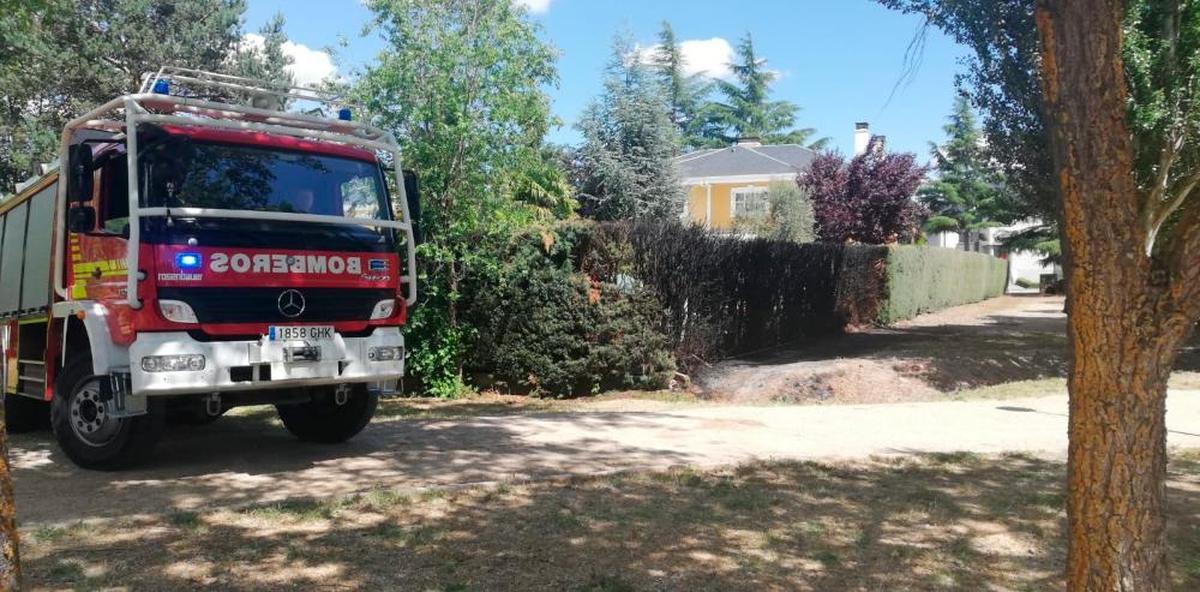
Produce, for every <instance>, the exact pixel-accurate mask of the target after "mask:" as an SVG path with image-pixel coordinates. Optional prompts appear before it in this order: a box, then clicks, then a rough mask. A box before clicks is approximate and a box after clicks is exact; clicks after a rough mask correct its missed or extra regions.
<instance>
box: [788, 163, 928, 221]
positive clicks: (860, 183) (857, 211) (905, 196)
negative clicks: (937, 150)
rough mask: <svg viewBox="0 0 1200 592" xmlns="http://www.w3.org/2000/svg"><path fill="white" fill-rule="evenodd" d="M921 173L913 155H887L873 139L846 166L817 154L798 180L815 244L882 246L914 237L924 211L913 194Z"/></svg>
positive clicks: (922, 169)
mask: <svg viewBox="0 0 1200 592" xmlns="http://www.w3.org/2000/svg"><path fill="white" fill-rule="evenodd" d="M925 173H926V167H924V166H921V165H919V164H917V157H916V155H914V154H912V153H887V152H885V151H884V150H883V147H882V145H880V144H879V143H878V141H877V140H872V141H871V144H870V146H868V148H867V151H866V152H864V153H862V154H860V155H858V156H855V157H854V158H852V159H850V161H849V162H846V159H845V158H844V157H843V156H842V155H840V154H837V153H834V152H827V153H825V154H822V155H820V156H818V157H817V158H816V159H815V160H813V163H812V165H811V167H810V168H809V170H808V171H807V172H806V173H805V174H802V175H800V177H799V179H798V180H797V182H798V183H799V184H800V187H801V188H802V189H804V190H806V191H808V193H809V195H810V196H811V199H812V204H813V213H814V215H815V217H816V219H817V238H818V239H819V240H821V241H823V242H834V243H844V242H847V241H854V242H860V243H868V244H884V243H890V242H896V241H898V240H900V239H904V238H911V237H913V236H914V235H915V234H916V232H917V226H918V224H919V223H920V221H921V215H922V212H923V208H922V206H921V205H920V204H919V203H917V202H916V201H914V200H913V195H914V194H915V193H916V192H917V187H919V186H920V185H921V181H922V180H923V179H924V178H925Z"/></svg>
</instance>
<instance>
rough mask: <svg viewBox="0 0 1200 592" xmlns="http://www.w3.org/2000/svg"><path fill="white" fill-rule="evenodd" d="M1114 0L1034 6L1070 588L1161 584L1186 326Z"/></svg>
mask: <svg viewBox="0 0 1200 592" xmlns="http://www.w3.org/2000/svg"><path fill="white" fill-rule="evenodd" d="M1124 8H1125V1H1124V0H1093V1H1089V2H1084V1H1081V0H1040V2H1039V5H1038V9H1037V24H1038V31H1039V34H1040V35H1041V40H1042V49H1041V51H1042V66H1043V80H1042V83H1043V90H1044V95H1045V101H1046V110H1047V113H1048V115H1049V116H1050V117H1049V120H1048V127H1049V130H1050V133H1051V146H1052V148H1053V151H1054V159H1055V164H1056V166H1057V169H1058V173H1059V175H1058V178H1059V190H1060V193H1061V197H1062V208H1063V224H1062V233H1063V236H1062V238H1063V243H1064V246H1065V252H1066V253H1068V256H1069V261H1068V264H1067V266H1066V267H1067V272H1068V273H1067V276H1068V282H1069V286H1070V287H1069V289H1068V291H1067V298H1068V303H1067V306H1068V310H1069V311H1070V322H1069V338H1070V350H1071V368H1070V380H1069V383H1068V384H1069V389H1070V394H1071V411H1070V422H1069V423H1070V429H1069V432H1070V447H1069V460H1068V480H1069V489H1070V492H1069V496H1068V504H1067V513H1068V525H1069V542H1068V557H1067V580H1068V588H1069V589H1070V590H1078V591H1083V590H1087V591H1089V592H1090V591H1109V590H1121V591H1132V590H1139V591H1144V590H1166V589H1167V588H1168V587H1169V584H1170V578H1169V574H1168V570H1167V554H1166V550H1167V547H1166V537H1165V529H1164V519H1163V497H1164V479H1165V476H1166V461H1167V459H1166V425H1165V421H1166V414H1165V412H1166V384H1167V379H1168V378H1169V377H1170V373H1171V368H1172V367H1173V365H1174V361H1175V356H1176V352H1177V350H1178V346H1179V345H1180V343H1181V342H1182V341H1183V339H1184V338H1185V337H1186V335H1187V334H1188V330H1186V329H1184V327H1186V323H1181V322H1178V318H1179V315H1177V314H1176V311H1175V310H1174V309H1173V308H1172V306H1173V304H1172V301H1171V299H1170V297H1169V296H1170V294H1169V291H1168V290H1166V289H1164V287H1163V286H1161V285H1160V284H1161V282H1155V281H1152V280H1153V273H1152V271H1153V270H1152V261H1151V259H1150V257H1148V256H1146V254H1145V253H1144V252H1143V249H1142V245H1144V231H1143V230H1142V229H1143V226H1142V225H1141V224H1140V223H1139V219H1140V213H1141V208H1142V196H1141V195H1140V194H1139V191H1138V188H1137V186H1136V185H1135V181H1134V176H1133V146H1132V140H1131V136H1130V133H1129V128H1128V126H1127V123H1126V119H1125V118H1126V91H1125V78H1124V65H1123V63H1122V60H1121V30H1122V27H1121V25H1122V19H1123V16H1124Z"/></svg>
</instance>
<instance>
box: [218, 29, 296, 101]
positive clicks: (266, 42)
mask: <svg viewBox="0 0 1200 592" xmlns="http://www.w3.org/2000/svg"><path fill="white" fill-rule="evenodd" d="M285 24H286V21H285V20H284V18H283V14H282V13H276V14H275V16H274V17H272V18H271V20H270V21H268V22H267V24H265V25H263V26H262V28H260V29H259V30H258V34H259V36H260V37H262V45H261V46H260V45H256V44H252V43H248V42H243V43H242V44H241V45H240V46H239V47H237V48H236V49H235V51H234V54H233V57H232V60H233V64H232V66H231V67H230V70H231V71H232V73H233V74H236V75H238V76H245V77H247V78H254V79H257V80H265V81H268V82H272V83H274V84H278V85H279V86H291V85H293V84H295V77H294V76H292V73H291V72H290V71H289V70H288V67H289V66H291V65H292V62H293V60H292V58H291V56H289V55H287V54H285V53H284V52H283V44H284V43H287V41H288V36H287V33H285V32H284V25H285Z"/></svg>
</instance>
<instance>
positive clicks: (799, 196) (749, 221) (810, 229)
mask: <svg viewBox="0 0 1200 592" xmlns="http://www.w3.org/2000/svg"><path fill="white" fill-rule="evenodd" d="M767 202H768V205H769V206H770V207H769V209H768V211H767V212H766V214H765V215H763V216H757V217H745V216H738V217H736V218H734V220H733V231H734V232H735V233H740V234H748V235H751V236H756V237H759V238H766V239H771V240H781V241H791V242H794V243H811V242H813V241H814V240H816V239H817V234H816V219H815V218H814V215H813V205H812V199H810V198H809V196H808V193H807V192H805V191H804V190H803V189H800V186H799V185H797V184H796V183H795V182H792V181H772V182H771V184H770V186H769V189H768V193H767Z"/></svg>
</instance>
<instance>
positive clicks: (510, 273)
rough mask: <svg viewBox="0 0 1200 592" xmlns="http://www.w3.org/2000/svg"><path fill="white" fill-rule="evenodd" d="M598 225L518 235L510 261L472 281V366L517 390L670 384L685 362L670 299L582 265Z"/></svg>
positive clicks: (564, 391)
mask: <svg viewBox="0 0 1200 592" xmlns="http://www.w3.org/2000/svg"><path fill="white" fill-rule="evenodd" d="M588 228H589V226H585V225H582V224H579V223H572V224H564V225H561V226H559V227H557V228H555V229H552V230H541V231H538V232H534V233H530V234H526V235H522V236H519V237H517V239H516V241H515V242H514V244H513V246H512V256H511V258H510V263H509V264H508V265H506V266H504V268H503V269H501V270H500V271H499V272H498V273H496V274H494V275H493V276H492V277H490V278H488V279H487V280H485V281H483V282H480V283H478V284H475V285H473V286H472V287H471V293H472V294H473V295H474V297H473V298H472V301H471V303H470V305H469V306H468V308H467V315H468V316H467V318H466V320H467V322H468V323H469V324H470V325H472V326H474V327H475V329H476V335H475V339H474V340H473V343H472V347H471V352H472V353H471V357H470V359H469V360H468V367H469V368H470V369H471V370H473V371H476V372H478V373H480V374H483V375H486V376H488V377H490V380H491V381H493V382H494V383H495V384H496V385H497V386H500V387H502V388H506V389H508V390H512V391H517V392H535V393H553V394H556V395H579V394H589V393H595V392H599V391H601V390H609V389H620V388H639V389H655V388H663V387H665V386H666V385H667V383H668V382H669V381H670V379H671V377H672V376H673V375H674V372H675V364H674V359H673V358H672V356H671V349H670V344H669V343H668V340H667V338H666V336H665V335H664V334H663V332H662V330H661V327H662V306H661V304H659V303H658V301H657V300H656V299H654V297H653V296H652V295H651V294H650V293H648V292H647V291H646V290H645V289H644V288H640V287H637V286H636V285H628V286H621V287H618V286H617V285H615V284H612V283H606V282H599V281H596V280H594V279H592V278H589V277H588V276H587V275H586V274H583V273H580V272H576V271H575V269H574V267H575V265H576V261H577V259H578V258H577V257H576V254H577V253H576V250H577V247H578V246H579V244H580V243H581V242H582V241H585V240H586V239H587V237H588V236H589V235H588V234H587V233H586V229H588ZM590 228H592V229H594V227H590Z"/></svg>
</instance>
